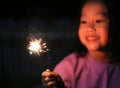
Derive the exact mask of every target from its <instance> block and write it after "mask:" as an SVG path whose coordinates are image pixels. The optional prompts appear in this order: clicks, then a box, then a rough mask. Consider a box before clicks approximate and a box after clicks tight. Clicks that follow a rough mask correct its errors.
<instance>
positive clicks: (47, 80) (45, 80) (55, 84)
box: [42, 69, 65, 88]
mask: <svg viewBox="0 0 120 88" xmlns="http://www.w3.org/2000/svg"><path fill="white" fill-rule="evenodd" d="M42 84H43V87H44V88H65V87H64V83H63V81H62V79H61V77H60V76H59V74H58V73H55V72H52V71H50V70H49V69H46V70H45V71H44V72H42Z"/></svg>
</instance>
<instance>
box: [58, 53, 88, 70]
mask: <svg viewBox="0 0 120 88" xmlns="http://www.w3.org/2000/svg"><path fill="white" fill-rule="evenodd" d="M86 58H87V55H85V56H82V55H80V54H79V53H77V52H73V53H70V54H68V55H67V56H65V57H64V58H63V59H62V60H61V61H60V62H59V63H58V64H57V66H56V67H66V66H67V67H72V68H74V67H75V66H76V64H83V63H84V62H85V60H86Z"/></svg>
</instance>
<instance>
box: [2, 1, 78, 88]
mask: <svg viewBox="0 0 120 88" xmlns="http://www.w3.org/2000/svg"><path fill="white" fill-rule="evenodd" d="M78 4H79V3H76V1H67V2H66V1H64V0H59V1H56V0H39V1H32V0H29V1H23V0H17V1H11V0H10V1H7V0H4V1H1V2H0V14H1V15H0V41H1V42H0V81H1V85H0V86H1V87H2V86H3V88H5V87H6V88H7V87H12V88H42V85H41V73H42V72H43V71H44V70H45V69H46V68H49V69H51V70H53V68H54V66H55V65H56V64H57V63H58V62H59V61H60V60H62V59H63V58H64V57H65V56H66V55H68V54H69V53H71V52H72V51H74V49H75V48H77V47H76V44H75V43H76V33H77V20H78V19H76V18H77V15H78V14H76V13H77V6H78ZM29 34H32V35H33V36H35V37H36V36H37V37H39V38H43V39H44V40H45V41H46V42H47V46H48V48H49V49H50V51H48V52H46V53H42V54H41V55H34V54H33V55H30V54H29V51H28V49H27V48H26V46H27V45H28V42H29V40H28V36H29Z"/></svg>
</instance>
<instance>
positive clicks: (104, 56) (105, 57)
mask: <svg viewBox="0 0 120 88" xmlns="http://www.w3.org/2000/svg"><path fill="white" fill-rule="evenodd" d="M88 53H89V54H90V55H91V56H92V57H93V58H94V59H95V60H98V61H103V62H107V63H108V62H109V61H110V56H109V54H108V53H106V52H101V51H89V52H88Z"/></svg>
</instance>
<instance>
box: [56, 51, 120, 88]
mask: <svg viewBox="0 0 120 88" xmlns="http://www.w3.org/2000/svg"><path fill="white" fill-rule="evenodd" d="M54 72H57V73H59V75H60V76H61V77H62V79H63V81H64V83H65V85H66V87H67V88H120V65H119V64H113V63H105V62H98V61H96V60H95V59H93V58H92V57H91V56H90V55H88V54H87V55H86V56H84V57H80V55H79V54H77V53H72V54H70V55H68V56H67V57H65V58H64V59H63V60H62V61H61V62H60V63H59V64H58V65H57V66H56V67H55V69H54Z"/></svg>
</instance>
